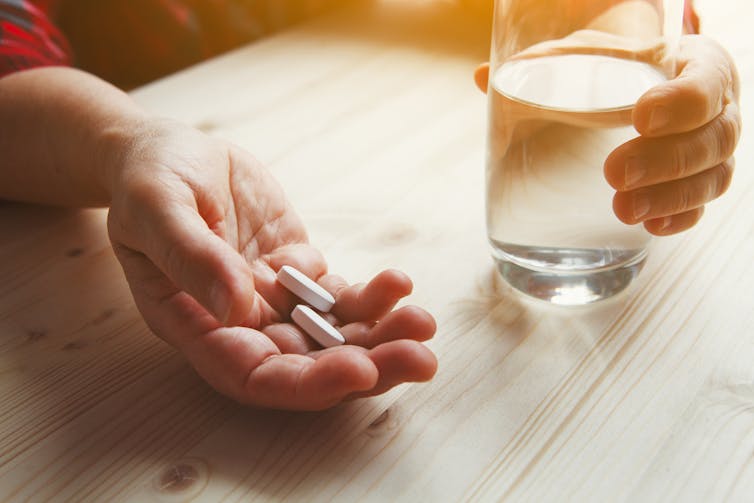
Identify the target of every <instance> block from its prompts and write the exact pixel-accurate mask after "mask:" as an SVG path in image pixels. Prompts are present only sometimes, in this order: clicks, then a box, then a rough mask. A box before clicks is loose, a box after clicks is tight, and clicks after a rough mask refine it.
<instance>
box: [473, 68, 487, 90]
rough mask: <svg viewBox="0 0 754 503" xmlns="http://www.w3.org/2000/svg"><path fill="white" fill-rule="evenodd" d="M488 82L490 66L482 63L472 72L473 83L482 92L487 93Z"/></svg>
mask: <svg viewBox="0 0 754 503" xmlns="http://www.w3.org/2000/svg"><path fill="white" fill-rule="evenodd" d="M489 80H490V64H489V63H482V64H481V65H479V66H478V67H477V68H476V70H474V83H475V84H476V86H477V87H478V88H479V89H480V90H481V91H482V92H483V93H486V92H487V85H488V84H489Z"/></svg>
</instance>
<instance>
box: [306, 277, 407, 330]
mask: <svg viewBox="0 0 754 503" xmlns="http://www.w3.org/2000/svg"><path fill="white" fill-rule="evenodd" d="M319 283H320V284H321V285H322V286H323V287H324V288H325V289H327V290H328V291H329V292H330V293H332V294H333V296H334V297H335V306H334V307H333V309H332V313H333V314H334V315H335V316H336V317H337V318H338V319H339V320H340V321H341V322H342V323H350V322H354V321H376V320H378V319H380V318H382V317H383V316H384V315H385V314H387V313H388V312H390V311H391V310H392V309H393V307H395V305H396V304H397V303H398V301H399V300H400V299H401V298H403V297H405V296H407V295H408V294H410V293H411V290H413V283H411V280H410V279H409V277H408V276H406V275H405V274H404V273H402V272H400V271H396V270H394V269H390V270H386V271H382V272H381V273H379V274H377V275H376V276H375V277H374V278H373V279H372V280H371V281H370V282H369V283H367V284H366V285H363V284H359V285H351V286H349V285H348V284H347V283H346V282H345V280H343V278H341V277H339V276H335V275H327V276H323V277H322V278H320V280H319Z"/></svg>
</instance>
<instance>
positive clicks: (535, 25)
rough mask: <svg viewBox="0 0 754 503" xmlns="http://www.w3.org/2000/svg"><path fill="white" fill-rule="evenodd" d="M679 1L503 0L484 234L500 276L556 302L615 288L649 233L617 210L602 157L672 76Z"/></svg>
mask: <svg viewBox="0 0 754 503" xmlns="http://www.w3.org/2000/svg"><path fill="white" fill-rule="evenodd" d="M682 22H683V0H680V1H679V0H667V1H664V2H663V1H650V0H622V1H621V0H496V1H495V14H494V26H493V34H492V49H491V57H490V78H489V88H488V96H489V111H488V117H489V123H488V133H489V137H488V143H487V169H486V217H487V235H488V239H489V243H490V245H491V247H492V255H493V258H494V260H495V262H496V265H497V268H498V270H499V272H500V274H501V275H502V277H503V278H504V279H505V280H506V281H507V282H508V283H510V284H511V285H512V286H513V287H514V288H516V289H518V290H520V291H522V292H524V293H526V294H528V295H530V296H533V297H536V298H539V299H543V300H546V301H549V302H552V303H555V304H564V305H579V304H586V303H589V302H593V301H597V300H601V299H604V298H607V297H610V296H612V295H614V294H616V293H618V292H620V291H621V290H623V289H625V288H626V287H627V286H628V285H629V284H630V283H631V281H633V279H634V278H635V277H636V276H637V274H638V273H639V271H640V270H641V267H642V265H643V264H644V261H645V258H646V255H647V246H648V244H649V242H650V235H649V233H648V232H646V231H645V230H644V228H643V226H642V225H634V226H629V225H626V224H624V223H622V222H620V221H619V220H618V218H617V217H616V216H615V215H614V213H613V211H612V197H613V194H614V191H613V190H612V189H611V188H610V186H609V185H608V184H607V182H606V181H605V178H604V176H603V164H604V161H605V159H606V157H607V156H608V154H609V153H610V152H611V151H612V150H613V149H615V148H616V147H617V146H618V145H620V144H622V143H624V142H626V141H628V140H630V139H632V138H634V137H636V136H638V133H637V132H636V130H635V129H634V128H633V127H632V125H631V124H632V123H631V113H632V110H633V107H634V104H635V103H636V101H637V100H638V98H639V97H640V96H641V95H642V94H644V93H645V92H646V91H647V90H648V89H649V88H651V87H653V86H655V85H657V84H660V83H662V82H663V81H665V80H667V79H668V78H672V77H673V76H674V75H675V65H674V59H675V58H674V53H675V50H676V47H677V44H678V40H679V38H680V35H681V29H682Z"/></svg>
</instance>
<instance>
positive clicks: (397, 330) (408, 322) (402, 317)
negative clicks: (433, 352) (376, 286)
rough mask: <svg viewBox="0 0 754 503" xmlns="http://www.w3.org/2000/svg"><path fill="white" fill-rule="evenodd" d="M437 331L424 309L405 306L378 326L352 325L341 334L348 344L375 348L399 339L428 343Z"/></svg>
mask: <svg viewBox="0 0 754 503" xmlns="http://www.w3.org/2000/svg"><path fill="white" fill-rule="evenodd" d="M436 329H437V325H436V324H435V320H434V318H433V317H432V315H430V314H429V313H428V312H426V311H425V310H424V309H421V308H420V307H416V306H405V307H402V308H400V309H397V310H395V311H393V312H391V313H388V314H387V315H386V316H385V317H384V318H383V319H381V320H380V321H379V322H378V323H376V324H371V325H370V324H366V323H352V324H349V325H346V326H344V327H342V328H341V329H340V332H341V333H342V334H343V337H345V339H346V343H347V344H353V345H356V346H361V347H365V348H374V347H376V346H379V345H380V344H384V343H386V342H390V341H395V340H399V339H410V340H414V341H419V342H421V341H427V340H429V339H431V338H432V336H433V335H434V334H435V330H436Z"/></svg>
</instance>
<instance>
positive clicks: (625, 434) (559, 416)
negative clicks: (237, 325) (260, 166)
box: [0, 0, 754, 502]
mask: <svg viewBox="0 0 754 503" xmlns="http://www.w3.org/2000/svg"><path fill="white" fill-rule="evenodd" d="M699 10H700V11H701V14H702V18H703V21H704V29H705V31H706V32H707V33H709V34H711V35H713V36H714V37H715V38H717V39H719V40H720V41H722V42H723V44H724V45H725V46H726V47H727V48H728V49H729V50H730V51H731V52H732V53H733V55H734V57H735V58H736V59H737V60H738V63H739V68H740V70H741V73H742V76H743V90H744V92H743V95H744V102H743V112H744V117H745V118H748V117H751V116H754V109H753V108H752V106H751V105H750V103H751V98H750V96H751V95H752V94H754V55H753V54H752V51H751V48H750V44H749V42H748V40H749V38H748V36H747V32H748V31H749V29H748V27H747V26H746V25H747V22H748V18H750V17H751V16H750V15H742V13H747V12H748V14H751V12H749V11H751V6H750V5H749V3H748V2H746V1H745V0H727V1H725V2H713V1H712V0H704V1H701V0H700V1H699ZM487 37H488V31H487V30H486V28H485V27H484V26H483V25H482V24H480V23H479V21H477V20H475V19H474V18H473V17H469V16H467V15H466V14H464V13H463V12H461V11H459V10H457V9H456V8H455V7H454V6H453V5H452V4H451V3H447V2H440V3H439V4H436V3H431V2H416V3H408V2H401V1H399V0H393V1H383V2H377V3H373V4H365V5H361V6H356V7H354V8H353V9H351V10H348V11H344V12H343V13H340V14H336V15H333V16H330V17H327V18H322V19H320V20H317V21H314V22H310V23H308V24H306V25H303V26H300V27H298V28H295V29H293V30H290V31H288V32H284V33H282V34H280V35H278V36H275V37H272V38H270V39H268V40H265V41H262V42H260V43H258V44H255V45H252V46H249V47H246V48H243V49H241V50H239V51H236V52H234V53H232V54H231V55H229V56H227V57H223V58H219V59H216V60H213V61H210V62H208V63H206V64H203V65H201V66H199V67H196V68H193V69H190V70H188V71H185V72H182V73H180V74H178V75H176V76H173V77H170V78H168V79H165V80H164V81H161V82H158V83H155V84H153V85H150V86H148V87H146V88H143V89H141V90H138V91H136V92H135V93H134V97H135V98H136V99H137V100H138V101H139V102H140V103H142V104H143V105H144V106H145V107H147V108H149V109H151V110H153V111H155V112H158V113H160V114H163V115H167V116H171V117H174V118H177V119H179V120H183V121H186V122H188V123H190V124H193V125H195V126H197V127H200V128H202V129H204V130H206V131H209V132H211V133H212V134H215V135H218V136H222V137H224V138H228V139H231V140H233V141H235V142H238V143H240V144H241V145H243V146H244V147H246V148H247V149H249V150H250V151H252V152H254V153H255V155H257V156H258V157H259V158H260V159H262V160H263V161H264V162H265V163H267V164H268V165H269V166H270V169H271V170H272V171H273V172H274V174H275V175H276V176H277V177H278V179H280V180H281V182H282V183H283V185H284V187H285V188H286V191H287V193H288V195H289V197H290V199H291V200H292V201H293V203H294V205H295V206H296V207H297V209H298V211H299V213H300V214H301V215H302V217H303V218H304V220H305V222H306V224H307V226H308V228H309V229H310V234H311V237H312V240H313V241H314V242H315V243H316V244H317V245H318V246H319V247H321V248H322V249H323V251H324V252H325V254H326V256H327V257H328V261H329V263H330V266H331V269H333V270H335V271H338V272H339V273H341V274H343V275H344V276H345V277H346V278H348V279H350V280H352V281H359V280H362V279H364V278H367V277H369V276H370V275H371V274H374V273H375V272H377V271H378V270H381V269H383V268H385V267H397V268H400V269H403V270H405V271H406V272H408V273H409V274H410V275H411V276H412V277H413V279H414V281H415V285H416V288H415V292H414V294H413V295H412V297H411V298H410V301H411V302H412V303H416V304H419V305H422V306H425V307H426V308H427V309H429V310H430V311H432V312H433V313H434V314H435V315H436V317H437V319H438V323H439V331H438V334H437V336H436V338H435V340H434V341H432V342H431V344H430V346H431V347H432V348H433V349H434V350H435V351H436V352H437V354H438V356H439V359H440V371H439V373H438V375H437V377H436V378H435V379H434V380H433V381H432V382H431V383H429V384H425V385H411V386H403V387H400V388H398V389H396V390H393V391H391V392H390V393H388V394H386V395H384V396H381V397H378V398H374V399H369V400H362V401H358V402H354V403H350V404H347V405H344V406H342V407H338V408H336V409H334V410H331V411H327V412H324V413H316V414H314V413H306V414H293V413H283V412H275V411H258V410H253V409H249V408H243V407H240V406H238V405H236V404H234V403H233V402H231V401H229V400H226V399H225V398H223V397H221V396H219V395H217V394H216V393H214V392H213V391H212V390H211V389H210V388H209V387H208V386H207V385H206V384H204V383H203V382H202V381H201V380H200V379H199V378H198V377H197V376H196V375H195V374H194V372H193V371H192V370H191V369H190V367H189V366H188V365H187V364H186V363H185V362H184V361H183V359H182V358H181V357H180V355H178V354H176V353H175V352H174V351H173V350H172V349H171V348H170V347H168V346H167V345H166V344H164V343H162V342H161V341H159V340H158V339H157V338H155V337H154V336H153V335H151V334H150V333H149V331H148V329H147V328H146V326H145V325H144V323H143V322H142V321H141V319H140V317H139V315H138V312H137V311H136V309H135V307H134V305H133V301H132V300H131V298H130V295H129V292H128V288H127V286H126V284H125V281H124V279H123V277H122V273H121V271H120V269H119V266H118V264H117V261H116V260H115V258H114V257H113V255H112V252H111V251H110V249H109V244H108V241H107V235H106V231H105V226H104V222H105V212H104V211H103V210H87V211H80V212H75V211H61V210H57V209H51V208H42V207H33V206H23V205H16V204H8V203H6V204H2V205H0V236H2V241H0V397H2V404H3V407H2V409H0V500H2V501H24V500H32V501H42V500H55V501H115V500H121V501H139V502H140V501H186V500H189V499H192V498H194V499H195V500H197V501H280V500H287V501H306V502H312V501H332V500H335V501H349V502H350V501H463V500H481V501H490V500H499V499H507V500H511V501H517V500H530V501H562V500H576V501H582V500H591V501H642V502H643V501H704V502H707V501H753V500H754V365H752V362H753V361H754V290H752V289H751V287H750V285H751V284H754V268H753V267H752V266H751V258H752V257H753V256H754V221H753V220H752V219H751V215H752V214H754V175H753V174H752V170H751V169H749V168H750V165H751V164H752V161H754V152H753V151H752V148H754V146H753V145H752V142H751V137H750V135H745V137H744V138H743V140H742V142H741V146H740V149H739V153H738V166H739V168H738V171H737V173H736V177H735V180H734V184H733V187H732V188H731V190H730V192H729V193H728V194H727V195H726V196H725V197H724V198H723V199H721V200H720V201H719V202H716V203H714V204H712V205H710V207H709V209H708V211H707V215H706V216H705V218H704V220H703V221H702V222H701V223H700V224H699V225H698V226H696V227H695V228H694V229H693V230H692V231H690V232H687V233H685V234H683V235H681V236H679V237H673V238H667V239H662V240H657V241H655V243H654V244H653V247H652V249H651V254H650V258H649V260H648V263H647V265H646V267H645V270H644V271H643V272H642V274H641V276H640V278H639V280H638V281H637V282H636V284H635V285H634V286H633V287H632V288H631V289H630V291H629V292H627V293H625V294H624V295H621V296H619V297H617V298H616V299H613V300H611V301H608V302H605V303H600V304H597V305H595V306H591V307H588V308H580V309H567V310H564V309H558V308H553V307H549V306H544V305H542V304H540V303H534V302H531V301H528V300H525V299H522V298H520V297H518V296H516V295H515V294H513V293H512V292H511V291H510V290H509V289H508V288H507V287H506V286H505V285H502V284H501V283H500V281H499V280H498V279H497V276H496V274H495V272H494V270H493V268H492V262H491V259H490V258H489V256H488V251H487V245H486V243H485V237H484V225H483V215H484V212H483V201H482V199H483V163H484V136H485V113H486V108H485V107H486V100H485V98H484V97H483V96H482V95H481V94H479V93H478V92H477V91H476V89H475V88H474V87H473V82H472V78H471V73H472V71H473V68H474V67H475V65H476V63H477V62H479V61H482V60H483V59H485V57H486V53H487V43H488V42H487V40H488V39H487Z"/></svg>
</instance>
